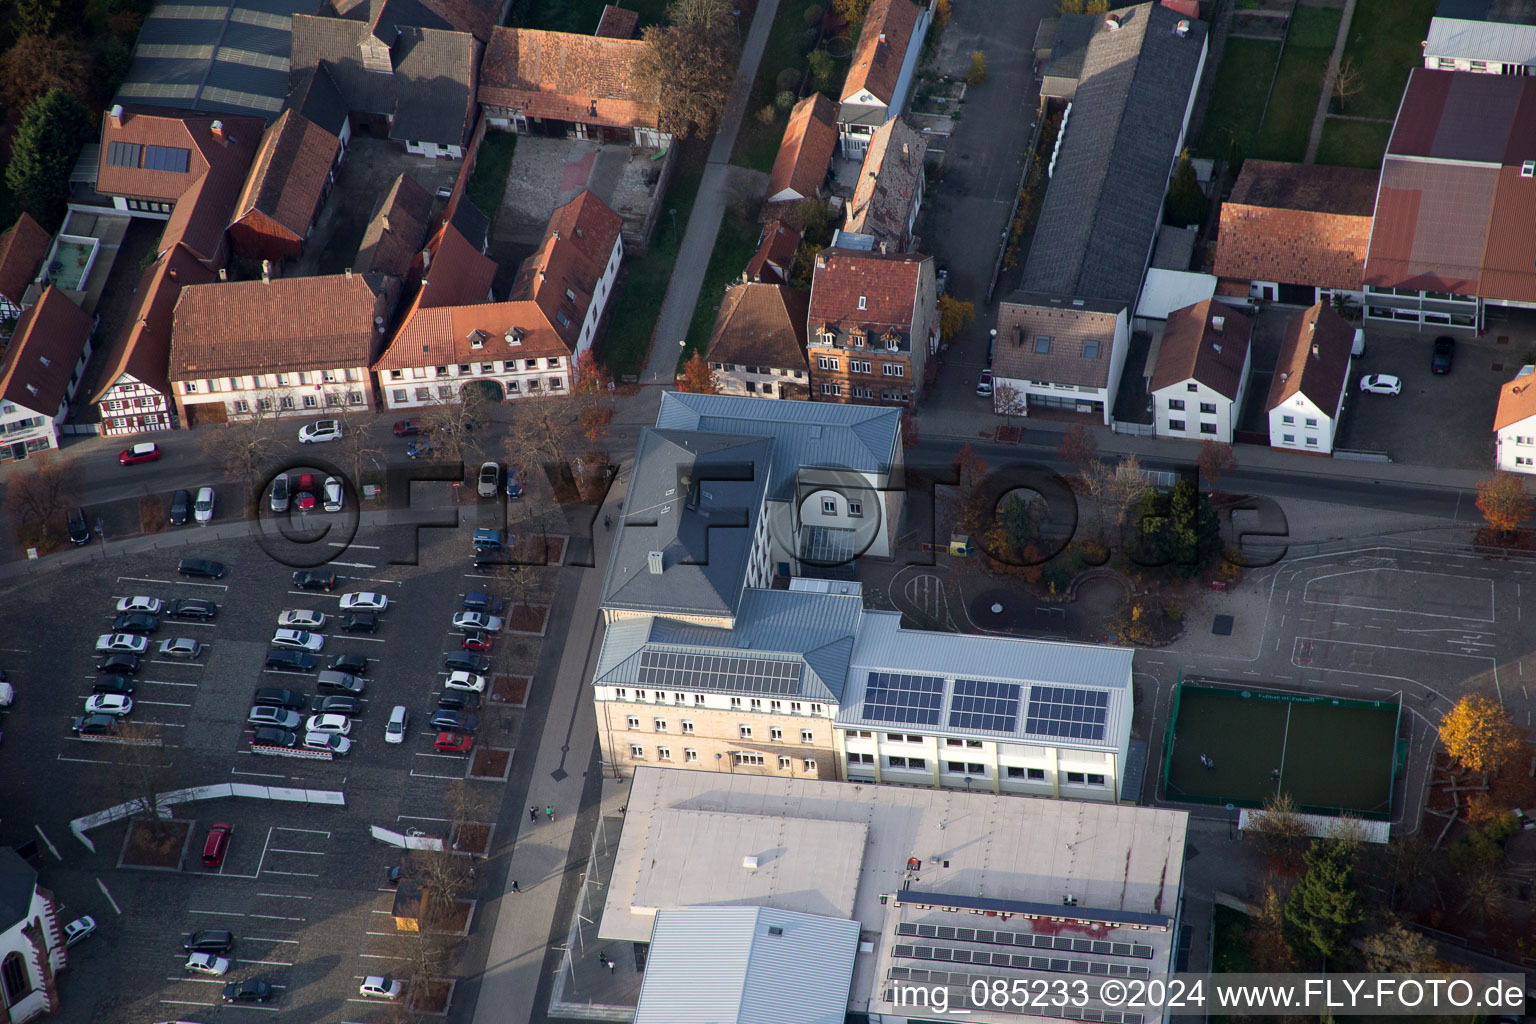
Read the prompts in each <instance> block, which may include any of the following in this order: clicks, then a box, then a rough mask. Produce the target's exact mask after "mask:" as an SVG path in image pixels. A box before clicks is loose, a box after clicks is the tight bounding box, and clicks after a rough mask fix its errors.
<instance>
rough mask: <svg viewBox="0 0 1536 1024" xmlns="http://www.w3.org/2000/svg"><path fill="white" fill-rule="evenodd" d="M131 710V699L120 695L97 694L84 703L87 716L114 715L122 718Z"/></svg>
mask: <svg viewBox="0 0 1536 1024" xmlns="http://www.w3.org/2000/svg"><path fill="white" fill-rule="evenodd" d="M132 710H133V698H132V697H127V696H124V695H123V694H121V693H98V694H95V695H93V696H92V697H91V699H90V700H87V701H86V702H85V713H86V714H88V715H116V716H117V717H118V718H122V717H123V716H124V715H126V714H128V712H130V711H132Z"/></svg>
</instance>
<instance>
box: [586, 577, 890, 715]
mask: <svg viewBox="0 0 1536 1024" xmlns="http://www.w3.org/2000/svg"><path fill="white" fill-rule="evenodd" d="M863 614H864V602H863V598H862V597H861V596H860V594H859V593H857V592H853V593H848V594H839V593H814V592H809V591H796V590H765V589H750V590H747V591H746V592H744V593H743V594H742V595H741V604H740V607H739V608H738V610H737V613H736V626H735V628H733V629H719V628H715V627H711V626H700V625H698V624H696V623H692V622H683V621H680V620H678V619H670V618H664V617H656V618H631V619H620V620H618V621H617V622H613V623H610V624H609V625H608V629H607V632H606V633H605V635H604V637H603V646H602V650H601V651H600V652H599V654H598V659H597V670H596V672H595V673H594V675H593V680H592V681H593V682H594V683H595V684H598V685H606V686H626V685H634V684H635V683H638V682H639V681H640V662H641V656H642V654H643V653H644V652H646V651H667V652H674V653H683V654H701V655H712V656H716V657H729V658H754V659H757V658H763V659H769V660H775V661H790V662H799V663H800V664H801V665H803V666H804V669H805V670H804V671H802V672H801V673H800V679H799V689H798V691H797V692H796V693H795V694H793V696H798V697H801V698H803V699H805V700H812V701H823V702H826V703H829V704H836V703H838V702H839V701H841V700H842V696H843V688H844V685H845V683H846V681H847V678H848V659H849V657H850V655H851V654H852V652H853V646H854V635H855V633H856V632H857V631H858V628H859V622H860V620H861V618H862V616H863ZM714 689H717V690H718V689H719V687H714ZM728 692H733V693H734V692H740V693H743V694H745V693H749V692H752V693H756V692H757V691H755V690H752V689H751V688H750V686H749V685H743V687H742V688H741V689H740V690H739V691H737V690H730V691H728Z"/></svg>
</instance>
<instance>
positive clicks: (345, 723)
mask: <svg viewBox="0 0 1536 1024" xmlns="http://www.w3.org/2000/svg"><path fill="white" fill-rule="evenodd" d="M304 729H305V731H306V732H333V733H335V734H336V735H338V736H345V735H347V733H349V732H351V731H352V721H351V719H349V718H347V716H345V715H310V716H309V721H307V722H305V723H304Z"/></svg>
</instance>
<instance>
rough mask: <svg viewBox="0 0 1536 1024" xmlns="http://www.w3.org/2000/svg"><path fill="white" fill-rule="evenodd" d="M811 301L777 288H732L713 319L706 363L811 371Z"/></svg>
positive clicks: (805, 296)
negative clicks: (808, 343)
mask: <svg viewBox="0 0 1536 1024" xmlns="http://www.w3.org/2000/svg"><path fill="white" fill-rule="evenodd" d="M809 303H810V296H809V295H807V294H806V293H805V292H802V291H799V290H797V289H794V288H787V287H784V286H783V285H774V284H733V285H731V286H730V287H729V288H727V289H726V290H725V297H724V298H723V299H722V300H721V302H720V315H719V316H717V317H715V327H714V331H713V332H712V333H711V334H710V337H709V347H708V348H707V350H706V352H705V356H704V358H705V360H706V361H708V362H711V363H739V364H741V365H745V366H767V367H772V368H774V369H783V370H804V369H807V368H808V366H807V362H806V357H805V325H806V316H807V313H808V310H809Z"/></svg>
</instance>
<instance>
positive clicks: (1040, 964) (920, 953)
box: [892, 943, 1152, 978]
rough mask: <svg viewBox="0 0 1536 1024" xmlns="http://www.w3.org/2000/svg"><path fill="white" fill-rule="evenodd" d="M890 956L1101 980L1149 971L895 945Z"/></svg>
mask: <svg viewBox="0 0 1536 1024" xmlns="http://www.w3.org/2000/svg"><path fill="white" fill-rule="evenodd" d="M892 955H893V956H897V957H900V958H901V959H903V960H942V961H945V962H948V963H955V964H980V965H981V966H983V967H1007V968H1010V969H1012V970H1016V971H1050V972H1052V973H1055V974H1093V975H1099V976H1102V977H1105V978H1146V977H1149V976H1150V975H1151V974H1152V971H1151V969H1150V968H1147V967H1143V966H1141V965H1140V964H1111V963H1104V962H1103V961H1101V960H1072V959H1069V958H1066V957H1054V956H1032V955H1030V954H1028V953H993V952H990V951H989V950H985V949H953V948H951V947H949V946H908V945H904V944H902V943H897V944H896V947H895V949H894V950H893V951H892Z"/></svg>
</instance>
